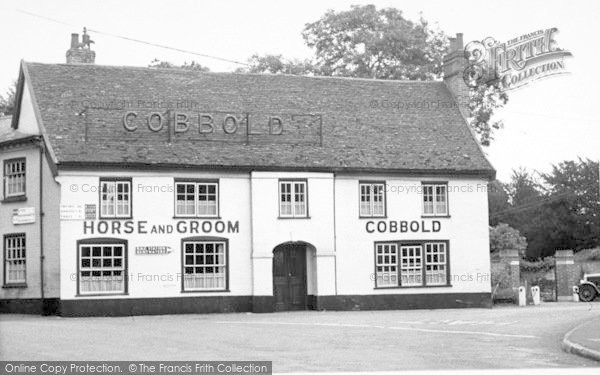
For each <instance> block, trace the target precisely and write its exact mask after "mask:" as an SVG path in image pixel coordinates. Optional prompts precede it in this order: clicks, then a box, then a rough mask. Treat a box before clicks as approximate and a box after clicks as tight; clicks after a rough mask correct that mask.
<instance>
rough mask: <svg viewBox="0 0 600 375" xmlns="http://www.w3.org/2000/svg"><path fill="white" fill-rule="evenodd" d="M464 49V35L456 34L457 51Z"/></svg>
mask: <svg viewBox="0 0 600 375" xmlns="http://www.w3.org/2000/svg"><path fill="white" fill-rule="evenodd" d="M462 49H463V34H462V33H456V50H457V51H460V50H462Z"/></svg>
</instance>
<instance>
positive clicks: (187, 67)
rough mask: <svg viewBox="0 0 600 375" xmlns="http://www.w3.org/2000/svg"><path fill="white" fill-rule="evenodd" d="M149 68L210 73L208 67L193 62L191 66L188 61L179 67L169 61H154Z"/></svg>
mask: <svg viewBox="0 0 600 375" xmlns="http://www.w3.org/2000/svg"><path fill="white" fill-rule="evenodd" d="M148 67H149V68H166V69H185V70H194V71H198V72H210V69H209V68H207V67H206V66H203V65H200V64H199V63H197V62H195V61H192V62H190V63H189V64H188V63H187V61H184V63H183V65H180V66H177V65H175V64H173V63H171V62H168V61H161V60H159V59H154V60H152V61H151V62H150V64H149V65H148Z"/></svg>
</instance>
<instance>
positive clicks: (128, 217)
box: [98, 177, 133, 220]
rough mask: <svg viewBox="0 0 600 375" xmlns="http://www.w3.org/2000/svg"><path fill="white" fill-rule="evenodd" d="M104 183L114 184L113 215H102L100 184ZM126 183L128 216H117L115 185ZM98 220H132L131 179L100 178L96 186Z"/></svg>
mask: <svg viewBox="0 0 600 375" xmlns="http://www.w3.org/2000/svg"><path fill="white" fill-rule="evenodd" d="M104 182H114V184H115V202H114V210H115V211H114V212H115V213H114V215H112V216H106V215H103V214H102V184H103V183H104ZM123 182H126V183H128V184H129V215H127V216H118V215H117V197H116V195H117V194H118V192H117V184H118V183H123ZM98 218H99V219H102V220H127V219H132V218H133V179H132V178H131V177H100V179H99V184H98Z"/></svg>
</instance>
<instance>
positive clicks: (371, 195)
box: [358, 182, 387, 217]
mask: <svg viewBox="0 0 600 375" xmlns="http://www.w3.org/2000/svg"><path fill="white" fill-rule="evenodd" d="M363 186H370V187H371V189H369V209H370V211H371V212H370V213H368V214H366V213H363V212H361V211H360V210H361V209H362V203H363V202H362V196H363V194H362V187H363ZM375 186H380V187H381V197H382V202H383V212H382V213H381V214H376V213H375V192H374V190H375V189H373V187H375ZM385 195H386V194H385V182H360V183H359V184H358V210H359V212H358V215H359V217H385V216H386V212H387V207H386V204H387V199H386V196H385Z"/></svg>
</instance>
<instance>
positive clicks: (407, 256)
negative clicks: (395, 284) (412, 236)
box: [400, 245, 423, 286]
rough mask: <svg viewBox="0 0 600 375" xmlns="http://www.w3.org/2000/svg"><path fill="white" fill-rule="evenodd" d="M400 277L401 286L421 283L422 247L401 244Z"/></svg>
mask: <svg viewBox="0 0 600 375" xmlns="http://www.w3.org/2000/svg"><path fill="white" fill-rule="evenodd" d="M400 253H401V261H400V263H401V268H400V279H401V285H402V286H413V285H422V284H423V280H422V279H423V277H422V275H423V265H422V247H421V246H420V245H419V246H402V247H401V248H400Z"/></svg>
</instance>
